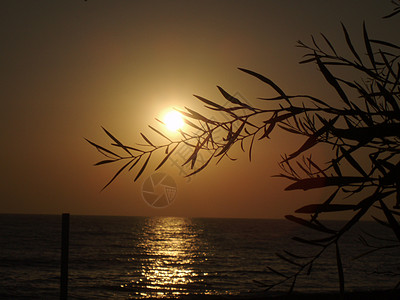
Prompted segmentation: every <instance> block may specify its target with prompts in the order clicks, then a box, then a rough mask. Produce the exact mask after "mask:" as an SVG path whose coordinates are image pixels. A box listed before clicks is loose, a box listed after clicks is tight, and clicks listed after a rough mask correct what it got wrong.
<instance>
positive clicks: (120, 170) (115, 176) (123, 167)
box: [101, 159, 133, 190]
mask: <svg viewBox="0 0 400 300" xmlns="http://www.w3.org/2000/svg"><path fill="white" fill-rule="evenodd" d="M132 161H133V159H131V160H130V161H128V162H127V163H126V164H125V165H123V166H122V168H121V169H119V170H118V172H117V173H115V175H114V177H113V178H111V180H110V181H109V182H108V183H107V184H106V185H105V186H104V187H103V188H102V189H101V190H104V189H105V188H106V187H108V186H109V185H110V184H111V182H113V181H114V180H115V178H117V176H118V175H119V174H120V173H121V172H122V171H123V170H124V169H125V168H126V167H127V166H128V165H129V164H130V163H131V162H132Z"/></svg>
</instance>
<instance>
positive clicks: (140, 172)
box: [133, 153, 151, 181]
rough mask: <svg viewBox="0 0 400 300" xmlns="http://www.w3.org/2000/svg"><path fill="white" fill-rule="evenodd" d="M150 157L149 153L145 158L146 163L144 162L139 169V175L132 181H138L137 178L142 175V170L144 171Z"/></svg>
mask: <svg viewBox="0 0 400 300" xmlns="http://www.w3.org/2000/svg"><path fill="white" fill-rule="evenodd" d="M150 157H151V153H149V156H148V157H147V159H146V161H145V162H144V164H143V166H142V168H141V169H140V171H139V173H138V174H137V175H136V177H135V179H134V180H133V181H136V180H138V178H139V177H140V175H142V173H143V171H144V169H146V166H147V163H148V162H149V160H150Z"/></svg>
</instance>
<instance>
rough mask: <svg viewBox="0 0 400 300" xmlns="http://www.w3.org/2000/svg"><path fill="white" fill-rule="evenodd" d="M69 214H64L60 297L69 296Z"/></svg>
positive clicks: (64, 299)
mask: <svg viewBox="0 0 400 300" xmlns="http://www.w3.org/2000/svg"><path fill="white" fill-rule="evenodd" d="M68 248H69V214H62V231H61V277H60V299H61V300H66V299H67V298H68Z"/></svg>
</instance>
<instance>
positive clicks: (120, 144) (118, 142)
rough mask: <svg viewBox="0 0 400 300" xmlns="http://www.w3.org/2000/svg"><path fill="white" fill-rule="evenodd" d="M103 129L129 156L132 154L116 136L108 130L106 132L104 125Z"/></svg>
mask: <svg viewBox="0 0 400 300" xmlns="http://www.w3.org/2000/svg"><path fill="white" fill-rule="evenodd" d="M101 128H103V130H104V131H105V133H106V134H107V135H108V136H109V137H110V138H111V139H112V140H113V141H114V142H115V143H116V144H117V145H119V146H120V147H121V148H122V149H124V150H125V151H126V152H127V153H128V154H129V155H130V156H133V155H132V153H131V152H130V151H129V150H128V148H127V147H125V146H124V145H123V144H122V143H121V142H120V141H119V140H118V139H117V138H116V137H114V136H113V135H112V134H111V133H110V132H108V131H107V130H106V129H105V128H104V127H101Z"/></svg>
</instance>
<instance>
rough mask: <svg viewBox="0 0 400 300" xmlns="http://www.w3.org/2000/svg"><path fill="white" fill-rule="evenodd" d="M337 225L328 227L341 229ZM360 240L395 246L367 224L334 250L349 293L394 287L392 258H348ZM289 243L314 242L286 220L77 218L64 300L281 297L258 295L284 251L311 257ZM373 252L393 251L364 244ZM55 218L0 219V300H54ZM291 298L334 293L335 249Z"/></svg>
mask: <svg viewBox="0 0 400 300" xmlns="http://www.w3.org/2000/svg"><path fill="white" fill-rule="evenodd" d="M341 224H342V223H341V222H338V221H329V222H328V225H330V226H332V227H336V228H339V227H340V225H341ZM363 231H366V232H369V233H371V234H373V235H380V236H383V237H384V238H386V239H394V236H393V234H392V233H391V232H390V231H389V230H385V228H384V227H382V226H379V225H377V224H376V223H373V222H362V223H361V224H360V226H359V227H358V228H356V229H355V230H354V231H353V232H351V233H349V234H348V235H346V236H345V238H344V240H343V241H342V244H341V253H342V256H343V258H342V260H343V265H344V271H345V280H346V285H345V288H346V290H348V291H365V290H376V289H390V288H393V287H394V286H395V285H396V283H397V282H398V281H399V280H400V278H399V276H398V275H396V274H399V273H400V268H399V262H400V253H399V252H400V251H399V249H398V248H394V249H387V250H382V251H378V252H375V253H372V254H370V255H368V256H365V257H363V258H360V259H354V257H355V256H357V255H358V254H360V253H362V252H363V251H364V252H365V251H368V250H370V248H368V247H366V246H364V245H363V244H362V243H361V242H358V241H357V240H358V238H359V235H360V234H363ZM293 236H300V237H314V238H316V237H319V236H320V234H319V233H318V232H313V231H312V230H307V229H304V228H303V227H301V226H298V225H297V224H294V223H292V222H289V221H286V220H266V219H206V218H175V217H110V216H75V215H72V216H71V218H70V252H69V256H70V257H69V286H68V294H69V298H70V299H146V298H160V299H163V298H166V299H168V298H179V297H182V298H184V297H189V298H190V297H196V296H197V297H204V296H206V295H208V296H209V297H210V298H219V297H220V298H221V299H235V298H238V297H240V298H249V299H250V298H252V297H255V296H262V295H277V294H278V295H279V294H283V293H286V292H287V291H288V289H289V286H290V283H287V284H283V285H279V286H277V287H275V288H274V289H272V290H270V291H268V292H265V289H266V287H265V286H263V285H262V284H261V283H263V284H270V283H273V282H277V281H279V280H282V278H283V277H281V276H279V275H278V274H275V273H273V272H271V271H270V270H269V269H268V268H267V267H268V266H269V267H272V268H275V269H276V270H278V271H280V272H283V273H285V274H290V273H291V272H293V271H294V270H295V269H296V267H295V266H293V265H291V264H290V263H286V262H284V261H282V260H281V259H279V258H277V256H276V253H277V252H279V253H283V252H282V251H283V250H287V251H290V252H293V253H300V254H307V255H311V254H313V253H316V252H317V250H318V249H319V248H318V247H310V246H307V247H305V246H303V245H302V244H300V243H298V242H295V241H293V240H291V237H293ZM364 237H365V238H366V239H367V240H368V241H370V243H371V244H373V245H378V244H382V243H383V244H393V243H392V242H390V241H379V240H375V239H373V238H371V237H369V236H366V235H365V234H364ZM60 245H61V216H58V215H0V298H1V299H22V298H25V299H57V298H58V297H59V276H60ZM295 290H296V291H299V292H307V293H314V292H315V293H317V292H337V291H338V280H337V268H336V260H335V253H334V249H331V250H328V251H327V253H326V254H324V255H322V256H321V257H320V259H319V260H318V261H317V262H316V263H315V265H314V267H313V271H312V272H311V274H310V275H309V276H303V277H300V278H299V279H298V281H297V284H296V287H295Z"/></svg>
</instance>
